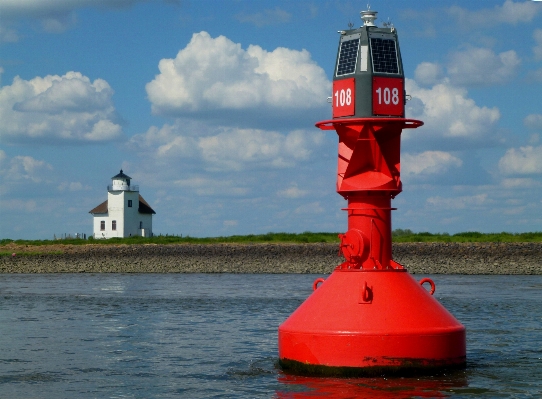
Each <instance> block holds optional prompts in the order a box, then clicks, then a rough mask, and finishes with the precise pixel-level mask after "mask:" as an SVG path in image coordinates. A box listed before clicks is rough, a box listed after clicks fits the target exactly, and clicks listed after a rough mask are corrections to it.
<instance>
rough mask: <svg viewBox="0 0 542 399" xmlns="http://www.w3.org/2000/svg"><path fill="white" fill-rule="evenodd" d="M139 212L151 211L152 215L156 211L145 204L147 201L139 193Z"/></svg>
mask: <svg viewBox="0 0 542 399" xmlns="http://www.w3.org/2000/svg"><path fill="white" fill-rule="evenodd" d="M138 211H139V213H151V214H153V215H156V212H155V211H154V209H152V208H151V206H150V205H149V204H147V201H145V199H144V198H143V197H142V196H141V194H139V208H138Z"/></svg>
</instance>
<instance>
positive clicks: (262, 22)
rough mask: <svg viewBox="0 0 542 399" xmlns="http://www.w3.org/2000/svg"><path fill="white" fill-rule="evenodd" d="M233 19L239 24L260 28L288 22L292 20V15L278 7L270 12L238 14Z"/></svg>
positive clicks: (268, 10)
mask: <svg viewBox="0 0 542 399" xmlns="http://www.w3.org/2000/svg"><path fill="white" fill-rule="evenodd" d="M235 18H236V19H237V20H238V21H239V22H247V23H251V24H253V25H256V26H257V27H259V28H261V27H262V26H268V25H278V24H283V23H287V22H290V20H291V19H292V14H290V13H289V12H287V11H284V10H282V9H280V8H279V7H275V8H274V9H272V10H270V9H267V10H263V12H258V13H255V14H246V13H240V14H238V15H236V16H235Z"/></svg>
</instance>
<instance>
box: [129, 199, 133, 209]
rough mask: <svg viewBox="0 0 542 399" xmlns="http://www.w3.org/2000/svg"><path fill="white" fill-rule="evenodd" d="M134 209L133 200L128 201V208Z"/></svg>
mask: <svg viewBox="0 0 542 399" xmlns="http://www.w3.org/2000/svg"><path fill="white" fill-rule="evenodd" d="M131 207H132V200H128V208H131Z"/></svg>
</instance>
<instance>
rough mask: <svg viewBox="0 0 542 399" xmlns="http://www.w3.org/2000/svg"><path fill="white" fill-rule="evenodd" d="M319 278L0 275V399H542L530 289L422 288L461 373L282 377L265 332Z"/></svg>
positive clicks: (538, 295)
mask: <svg viewBox="0 0 542 399" xmlns="http://www.w3.org/2000/svg"><path fill="white" fill-rule="evenodd" d="M318 277H322V276H320V275H265V274H259V275H246V274H245V275H239V274H50V275H6V274H4V275H0V301H1V302H0V398H12V399H16V398H25V399H27V398H55V399H58V398H179V397H183V398H184V397H186V398H313V397H329V398H411V397H414V398H418V397H423V398H433V397H453V398H468V397H484V398H541V397H542V276H457V275H455V276H445V275H434V276H429V277H432V278H433V280H434V281H435V283H436V286H437V291H436V293H435V296H436V297H437V298H438V300H439V301H440V302H441V303H442V304H443V305H444V306H445V307H446V308H447V309H448V310H449V311H450V312H451V313H452V314H454V316H455V317H456V318H457V319H459V320H460V321H461V322H462V323H463V324H464V325H465V326H466V328H467V361H468V364H467V368H466V369H465V370H461V371H456V372H452V373H448V374H444V375H437V376H428V377H419V378H414V377H413V378H383V377H382V378H356V379H335V378H307V377H295V376H288V375H285V374H283V373H282V372H281V371H280V370H278V369H277V368H276V366H275V364H276V362H277V360H278V358H277V328H278V326H279V324H280V323H282V322H283V321H284V320H285V319H286V318H287V317H288V316H289V315H290V314H291V313H292V312H293V311H294V310H295V309H296V308H297V307H298V306H299V304H300V303H301V302H302V301H303V300H304V299H305V298H306V297H307V296H308V295H310V293H311V291H312V283H313V281H314V280H315V279H316V278H318ZM415 277H416V278H417V279H419V278H421V276H415Z"/></svg>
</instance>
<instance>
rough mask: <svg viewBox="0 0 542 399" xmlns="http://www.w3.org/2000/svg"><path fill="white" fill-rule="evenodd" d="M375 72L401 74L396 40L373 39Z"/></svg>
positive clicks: (372, 48) (372, 50) (372, 53)
mask: <svg viewBox="0 0 542 399" xmlns="http://www.w3.org/2000/svg"><path fill="white" fill-rule="evenodd" d="M371 55H372V56H373V71H374V72H380V73H399V66H398V64H397V50H396V49H395V40H392V39H380V38H376V37H371Z"/></svg>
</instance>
